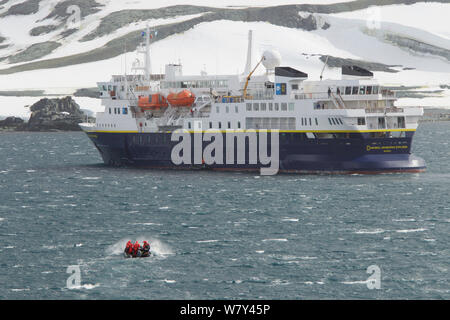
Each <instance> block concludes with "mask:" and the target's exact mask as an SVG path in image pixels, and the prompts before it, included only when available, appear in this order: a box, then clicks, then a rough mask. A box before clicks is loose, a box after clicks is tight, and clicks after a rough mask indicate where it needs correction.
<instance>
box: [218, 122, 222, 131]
mask: <svg viewBox="0 0 450 320" xmlns="http://www.w3.org/2000/svg"><path fill="white" fill-rule="evenodd" d="M218 123H219V129H221V128H222V122H220V121H219V122H218Z"/></svg>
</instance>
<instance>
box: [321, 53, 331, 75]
mask: <svg viewBox="0 0 450 320" xmlns="http://www.w3.org/2000/svg"><path fill="white" fill-rule="evenodd" d="M329 57H330V56H328V55H327V58H326V59H325V64H324V65H323V68H322V72H321V73H320V81H322V75H323V71H324V70H325V67H326V66H327V63H328V58H329Z"/></svg>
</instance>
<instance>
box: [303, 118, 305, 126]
mask: <svg viewBox="0 0 450 320" xmlns="http://www.w3.org/2000/svg"><path fill="white" fill-rule="evenodd" d="M303 125H305V124H304V122H303V118H302V126H303Z"/></svg>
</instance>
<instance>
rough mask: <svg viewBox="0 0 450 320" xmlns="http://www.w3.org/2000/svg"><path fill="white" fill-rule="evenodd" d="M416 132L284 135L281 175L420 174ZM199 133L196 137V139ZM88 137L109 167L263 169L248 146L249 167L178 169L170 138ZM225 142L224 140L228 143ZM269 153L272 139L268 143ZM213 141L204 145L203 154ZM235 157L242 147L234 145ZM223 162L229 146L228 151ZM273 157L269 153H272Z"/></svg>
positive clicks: (215, 167)
mask: <svg viewBox="0 0 450 320" xmlns="http://www.w3.org/2000/svg"><path fill="white" fill-rule="evenodd" d="M413 134H414V132H406V136H405V137H402V138H392V137H388V135H389V134H388V133H387V134H386V136H382V137H380V134H377V135H376V137H373V135H371V134H370V133H348V134H336V137H335V138H332V139H319V138H316V139H308V138H307V137H306V135H305V133H301V132H283V133H280V137H279V159H280V162H279V172H293V173H384V172H421V171H424V170H425V168H426V165H425V161H424V160H423V159H421V158H419V157H416V156H414V155H412V154H411V143H412V137H413ZM193 135H194V133H192V134H191V136H193ZM88 136H89V137H90V139H91V140H92V141H93V143H94V144H95V146H96V147H97V149H98V150H99V152H100V154H101V156H102V158H103V161H104V162H105V164H108V165H113V166H132V167H144V168H163V169H211V170H235V171H247V170H259V169H260V168H261V167H267V166H264V165H261V164H260V162H259V159H258V161H257V163H256V164H249V161H248V159H249V157H248V146H246V148H245V150H244V152H245V154H246V158H245V159H246V162H245V164H236V163H237V161H234V162H233V163H234V164H217V163H214V164H206V163H204V161H200V162H199V161H198V158H197V161H196V160H195V159H194V152H192V161H191V162H189V164H180V165H175V164H174V163H173V162H172V160H171V154H172V149H173V147H174V146H175V145H176V144H178V142H173V141H171V133H118V132H89V133H88ZM224 141H225V139H224ZM268 142H269V147H268V149H269V150H270V138H269V139H268ZM210 143H211V142H203V146H202V147H203V149H204V148H205V146H206V145H208V144H210ZM234 148H235V150H234V154H235V157H236V154H237V153H238V152H239V151H240V150H237V145H234ZM223 151H224V152H223V154H224V160H223V163H226V159H225V154H226V146H224V150H223ZM269 154H270V152H269Z"/></svg>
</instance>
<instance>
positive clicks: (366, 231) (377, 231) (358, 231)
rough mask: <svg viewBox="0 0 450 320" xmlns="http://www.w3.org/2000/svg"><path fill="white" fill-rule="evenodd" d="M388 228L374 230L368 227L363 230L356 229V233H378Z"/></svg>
mask: <svg viewBox="0 0 450 320" xmlns="http://www.w3.org/2000/svg"><path fill="white" fill-rule="evenodd" d="M385 231H386V230H383V229H373V230H367V229H362V230H357V231H355V233H356V234H378V233H383V232H385Z"/></svg>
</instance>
